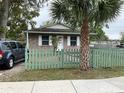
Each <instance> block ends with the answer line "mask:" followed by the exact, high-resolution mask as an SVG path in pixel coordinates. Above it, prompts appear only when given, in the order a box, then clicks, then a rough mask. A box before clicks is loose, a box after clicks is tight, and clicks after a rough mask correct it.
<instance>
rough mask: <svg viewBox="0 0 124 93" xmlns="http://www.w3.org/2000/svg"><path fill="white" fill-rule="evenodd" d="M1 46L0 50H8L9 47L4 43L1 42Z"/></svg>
mask: <svg viewBox="0 0 124 93" xmlns="http://www.w3.org/2000/svg"><path fill="white" fill-rule="evenodd" d="M1 48H2V50H10V48H9V47H8V46H7V45H5V44H1Z"/></svg>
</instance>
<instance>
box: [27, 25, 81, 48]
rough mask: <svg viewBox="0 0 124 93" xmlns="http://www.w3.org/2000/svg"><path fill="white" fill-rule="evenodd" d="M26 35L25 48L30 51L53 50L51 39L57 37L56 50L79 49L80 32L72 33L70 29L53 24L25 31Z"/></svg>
mask: <svg viewBox="0 0 124 93" xmlns="http://www.w3.org/2000/svg"><path fill="white" fill-rule="evenodd" d="M25 32H26V33H27V47H28V48H30V49H41V48H43V47H45V48H53V45H52V39H51V38H52V37H53V36H57V37H58V39H59V40H58V47H57V48H58V49H66V48H79V47H80V31H73V30H72V29H71V28H69V27H67V26H65V25H62V24H54V25H51V26H46V27H41V28H38V29H32V30H28V31H25Z"/></svg>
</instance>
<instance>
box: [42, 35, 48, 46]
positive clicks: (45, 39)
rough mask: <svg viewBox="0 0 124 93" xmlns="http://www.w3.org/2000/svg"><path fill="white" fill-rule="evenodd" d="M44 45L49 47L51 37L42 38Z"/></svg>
mask: <svg viewBox="0 0 124 93" xmlns="http://www.w3.org/2000/svg"><path fill="white" fill-rule="evenodd" d="M42 45H49V36H46V35H44V36H42Z"/></svg>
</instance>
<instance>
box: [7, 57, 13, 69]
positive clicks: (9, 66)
mask: <svg viewBox="0 0 124 93" xmlns="http://www.w3.org/2000/svg"><path fill="white" fill-rule="evenodd" d="M13 66H14V60H13V58H9V59H8V62H7V68H9V69H10V68H13Z"/></svg>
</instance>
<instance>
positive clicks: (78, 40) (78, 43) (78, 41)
mask: <svg viewBox="0 0 124 93" xmlns="http://www.w3.org/2000/svg"><path fill="white" fill-rule="evenodd" d="M77 46H80V36H77Z"/></svg>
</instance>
